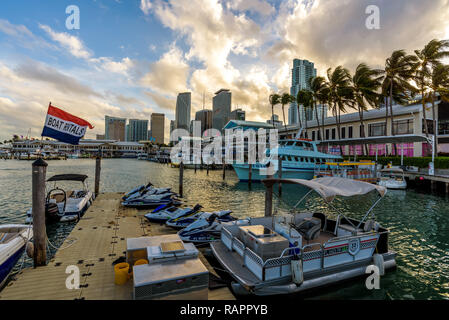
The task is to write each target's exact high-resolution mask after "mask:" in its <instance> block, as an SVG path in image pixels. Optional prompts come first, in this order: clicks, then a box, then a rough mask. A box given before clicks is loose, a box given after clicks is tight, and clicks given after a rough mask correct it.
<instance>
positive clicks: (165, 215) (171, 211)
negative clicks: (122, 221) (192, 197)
mask: <svg viewBox="0 0 449 320" xmlns="http://www.w3.org/2000/svg"><path fill="white" fill-rule="evenodd" d="M197 206H199V207H196V206H195V207H194V208H178V207H176V206H171V205H166V204H164V205H160V206H159V207H157V208H156V209H154V210H153V211H151V212H149V213H147V214H145V216H144V217H145V218H147V219H148V220H149V221H155V222H163V223H165V222H166V221H167V220H170V219H172V218H174V217H176V216H181V215H184V214H188V213H190V212H196V211H198V210H199V209H201V206H200V205H197Z"/></svg>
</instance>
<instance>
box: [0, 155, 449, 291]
mask: <svg viewBox="0 0 449 320" xmlns="http://www.w3.org/2000/svg"><path fill="white" fill-rule="evenodd" d="M48 164H49V165H48V169H47V177H49V176H51V175H54V174H61V173H80V174H87V175H88V176H89V179H88V183H89V185H90V186H93V177H94V168H95V160H91V159H69V160H66V161H63V160H61V161H48ZM101 179H102V180H101V186H100V187H101V191H102V192H124V191H127V190H130V189H132V188H134V187H135V186H137V185H141V184H145V183H147V182H148V181H151V182H152V183H153V184H154V185H156V186H161V187H162V186H164V187H165V186H169V187H172V188H173V190H175V191H177V190H178V181H179V180H178V179H179V170H177V169H174V168H171V167H170V166H167V165H162V164H156V163H152V162H148V161H139V160H135V159H103V160H102V171H101ZM0 186H1V187H0V223H23V222H24V220H25V217H26V213H25V212H26V210H27V209H28V208H30V206H31V162H28V161H18V160H7V161H4V160H2V161H0ZM264 190H265V189H264V187H263V186H262V185H261V184H257V183H256V184H253V185H252V188H251V191H249V189H248V185H247V184H246V183H239V182H238V179H237V177H236V175H235V174H234V172H233V171H227V172H226V180H225V181H223V180H222V171H221V170H218V171H209V175H207V174H206V170H203V171H201V170H197V173H196V174H195V173H194V170H185V171H184V199H183V200H184V201H185V202H186V203H187V204H189V205H191V206H193V205H195V204H196V203H200V204H201V205H203V207H204V210H222V209H231V210H233V214H234V215H235V216H236V217H247V216H252V217H256V216H263V215H264V199H265V193H264ZM275 190H277V188H275ZM306 192H307V189H303V188H298V187H296V186H292V185H284V187H283V196H282V200H279V199H278V198H277V197H275V199H274V203H273V206H274V208H275V210H276V211H277V212H285V211H287V210H289V209H290V208H291V206H293V205H294V204H295V203H296V201H298V200H299V199H300V197H301V196H302V195H304V194H305V193H306ZM375 199H376V196H375V195H373V194H372V195H366V196H364V197H357V198H355V199H349V200H348V199H336V200H335V202H334V206H335V207H336V208H337V209H338V210H339V211H340V212H343V213H345V214H347V215H348V216H352V217H359V218H360V217H361V215H362V214H363V213H364V212H366V211H367V210H368V209H369V207H370V205H371V204H372V203H373V201H374V200H375ZM448 205H449V200H448V199H447V198H444V197H440V196H433V195H429V194H420V193H416V192H414V191H412V190H408V191H407V192H405V191H389V192H388V193H387V195H386V197H385V198H384V199H383V200H382V201H381V202H380V203H379V205H378V206H377V207H376V209H375V214H376V217H377V220H378V221H379V222H380V223H381V224H382V225H383V226H385V227H387V228H389V229H390V231H391V234H390V247H391V249H392V250H394V251H396V252H397V253H398V256H397V265H398V268H397V270H396V271H393V272H389V273H387V275H386V276H384V277H382V278H381V281H380V287H381V289H380V290H372V291H370V290H368V289H366V287H365V280H364V279H360V280H355V281H352V282H349V283H348V284H345V285H342V286H338V287H336V288H331V289H328V290H326V291H325V292H319V293H317V294H316V295H313V296H312V298H314V299H449V237H448V235H449V206H448ZM305 206H307V207H308V208H310V207H312V208H316V209H320V210H321V211H322V212H325V213H328V214H333V211H331V210H330V209H329V208H328V206H326V205H325V204H324V202H323V201H322V200H321V199H320V198H318V197H317V196H312V197H310V198H308V200H307V201H306V203H305ZM302 207H304V206H302ZM74 225H75V224H74V223H72V224H58V225H55V226H52V227H50V228H49V229H48V236H49V239H50V241H51V242H52V243H53V244H55V245H60V244H62V242H63V241H64V239H65V237H66V236H67V235H68V234H69V233H70V231H71V229H72V228H73V226H74ZM25 263H26V265H29V264H30V261H29V259H27V260H26V262H25ZM16 268H18V267H16Z"/></svg>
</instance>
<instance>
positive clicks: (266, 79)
mask: <svg viewBox="0 0 449 320" xmlns="http://www.w3.org/2000/svg"><path fill="white" fill-rule="evenodd" d="M70 5H76V6H77V7H78V8H79V13H80V15H79V17H80V28H79V29H68V28H67V27H66V20H67V18H68V17H69V15H70V14H67V13H66V8H67V7H68V6H70ZM369 5H375V6H377V7H378V8H379V13H380V14H379V22H380V24H379V29H368V28H367V27H366V20H367V18H369V16H370V13H368V14H367V13H366V8H367V7H368V6H369ZM434 38H437V39H448V38H449V0H427V1H422V0H393V1H392V0H338V1H336V0H276V1H274V0H273V1H270V0H224V1H218V0H165V1H163V0H79V1H76V0H69V1H66V0H40V1H31V0H29V1H24V0H3V1H1V3H0V141H3V140H6V139H8V140H9V139H11V137H12V135H13V134H17V135H19V136H20V135H23V136H27V135H28V132H29V131H30V132H31V137H40V134H41V131H42V127H43V123H44V120H45V115H46V110H47V107H48V104H49V102H51V103H52V105H54V106H57V107H60V108H62V109H63V110H65V111H67V112H70V113H72V114H75V115H76V116H79V117H81V118H84V119H85V120H88V121H90V122H91V123H92V124H93V125H94V126H95V128H94V129H92V130H88V133H87V134H86V138H95V135H96V134H104V116H105V115H110V116H119V117H126V118H128V119H132V118H137V119H150V116H151V113H153V112H162V113H165V115H166V124H165V129H166V134H165V136H166V142H168V136H169V132H168V131H169V123H170V120H173V119H174V114H175V106H176V96H177V94H178V93H179V92H185V91H190V92H192V118H194V113H195V112H196V111H198V110H200V109H202V108H203V94H204V96H205V108H207V109H211V108H212V97H213V95H214V92H216V91H217V90H219V89H220V88H228V89H230V90H231V91H232V109H236V108H242V109H244V110H245V111H246V118H247V119H248V120H254V121H265V120H266V119H268V118H269V117H270V115H271V107H270V105H269V103H268V97H269V95H270V94H271V93H273V92H278V93H283V92H289V87H290V85H291V68H292V60H293V59H294V58H299V59H307V60H309V61H313V62H314V63H315V65H316V68H317V69H318V74H319V75H323V76H324V75H325V73H326V70H327V69H328V68H335V67H336V66H338V65H343V66H345V67H347V68H348V69H349V70H352V71H353V70H354V69H355V67H356V66H357V65H358V64H359V63H361V62H365V63H367V64H368V65H370V66H372V67H376V68H382V66H384V64H385V59H386V58H387V57H388V56H389V55H390V54H391V52H392V51H394V50H397V49H405V50H407V51H408V52H409V53H413V50H415V49H421V48H422V47H423V46H424V45H425V44H426V43H428V42H429V41H430V40H432V39H434ZM276 113H277V114H279V115H280V116H281V119H282V111H281V108H280V107H278V108H277V109H276Z"/></svg>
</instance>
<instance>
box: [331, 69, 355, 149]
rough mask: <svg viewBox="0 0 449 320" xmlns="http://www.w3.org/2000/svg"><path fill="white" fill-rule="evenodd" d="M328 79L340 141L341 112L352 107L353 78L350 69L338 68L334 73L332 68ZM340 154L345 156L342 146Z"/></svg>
mask: <svg viewBox="0 0 449 320" xmlns="http://www.w3.org/2000/svg"><path fill="white" fill-rule="evenodd" d="M327 79H328V97H329V101H330V108H331V109H332V112H333V114H334V116H335V120H336V124H337V136H338V140H340V138H341V137H340V132H341V131H340V116H341V112H346V108H345V107H346V106H348V105H349V106H352V89H351V76H350V74H349V71H348V69H346V68H343V67H342V66H338V67H336V68H335V70H333V71H332V68H329V69H328V70H327ZM340 153H341V154H343V152H342V148H341V145H340Z"/></svg>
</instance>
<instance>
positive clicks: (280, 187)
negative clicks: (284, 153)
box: [278, 157, 282, 196]
mask: <svg viewBox="0 0 449 320" xmlns="http://www.w3.org/2000/svg"><path fill="white" fill-rule="evenodd" d="M278 172H279V173H278V176H279V179H282V157H279V165H278ZM281 195H282V183H280V182H279V196H281Z"/></svg>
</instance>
